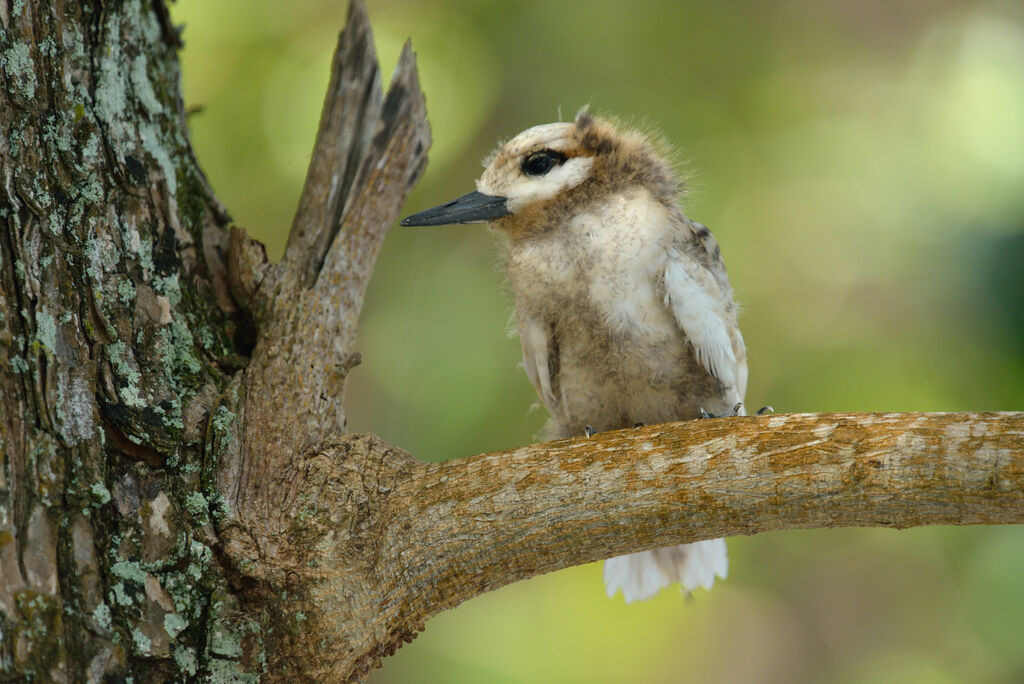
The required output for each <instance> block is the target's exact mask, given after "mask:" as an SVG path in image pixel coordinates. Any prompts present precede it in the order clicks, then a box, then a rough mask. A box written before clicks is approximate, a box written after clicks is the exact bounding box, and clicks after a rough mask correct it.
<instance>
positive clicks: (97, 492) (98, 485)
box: [89, 482, 110, 507]
mask: <svg viewBox="0 0 1024 684" xmlns="http://www.w3.org/2000/svg"><path fill="white" fill-rule="evenodd" d="M89 495H90V498H91V499H92V504H93V505H94V506H97V507H99V506H105V505H106V504H108V503H110V490H109V489H107V486H106V485H105V484H103V483H102V482H95V483H93V485H92V486H91V487H89Z"/></svg>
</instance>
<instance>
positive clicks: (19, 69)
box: [0, 43, 36, 100]
mask: <svg viewBox="0 0 1024 684" xmlns="http://www.w3.org/2000/svg"><path fill="white" fill-rule="evenodd" d="M0 61H2V62H3V69H4V72H6V73H7V78H9V79H10V80H11V81H13V82H14V84H15V85H16V86H17V88H18V92H19V94H20V95H21V96H22V97H23V98H25V99H26V100H31V99H32V98H33V97H35V95H36V70H35V63H34V62H33V61H32V55H31V52H30V50H29V46H28V45H26V44H25V43H13V44H12V45H11V46H10V47H9V48H7V49H6V50H5V51H4V52H3V54H2V55H0Z"/></svg>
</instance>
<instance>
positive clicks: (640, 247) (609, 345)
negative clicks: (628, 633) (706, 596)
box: [402, 111, 747, 602]
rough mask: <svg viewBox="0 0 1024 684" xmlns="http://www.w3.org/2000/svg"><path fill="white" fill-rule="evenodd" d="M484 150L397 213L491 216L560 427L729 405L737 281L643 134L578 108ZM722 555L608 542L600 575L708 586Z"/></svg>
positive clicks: (737, 385)
mask: <svg viewBox="0 0 1024 684" xmlns="http://www.w3.org/2000/svg"><path fill="white" fill-rule="evenodd" d="M486 164H487V167H486V170H485V171H484V173H483V175H482V176H481V177H480V179H479V180H478V181H477V184H476V187H477V190H476V192H471V193H469V194H467V195H464V196H462V197H460V198H458V199H456V200H453V201H451V202H448V203H446V204H443V205H440V206H438V207H434V208H432V209H428V210H426V211H422V212H420V213H418V214H414V215H412V216H409V217H407V218H405V219H404V220H403V221H402V225H406V226H416V225H442V224H449V223H471V222H481V221H488V222H490V223H491V225H492V227H494V228H496V229H497V230H498V231H499V232H501V233H503V234H504V235H506V236H507V237H508V259H507V261H506V272H507V275H508V280H509V282H510V284H511V287H512V292H513V294H514V298H515V307H516V321H517V325H518V329H519V338H520V340H521V342H522V347H523V367H524V368H525V369H526V374H527V375H528V376H529V378H530V382H532V383H533V386H534V387H535V388H536V389H537V394H538V395H539V396H540V399H541V401H542V402H543V403H544V405H545V406H546V407H547V409H548V411H550V413H551V418H552V428H553V433H554V434H553V436H560V437H568V436H573V435H580V434H583V433H587V434H589V433H591V431H603V430H613V429H617V428H627V427H633V426H635V425H637V424H638V423H644V424H652V423H664V422H669V421H677V420H687V419H692V418H699V417H701V416H702V415H707V414H705V413H704V411H707V412H709V413H710V414H712V415H714V414H721V415H725V414H732V413H733V412H734V407H736V405H737V404H741V403H742V401H743V395H744V393H745V391H746V386H747V361H746V350H745V348H744V346H743V338H742V337H741V336H740V330H739V327H738V325H737V323H736V305H735V304H734V302H733V297H732V288H731V287H730V285H729V278H728V276H727V274H726V272H725V265H724V263H723V262H722V256H721V253H720V252H719V249H718V244H717V243H716V242H715V239H714V238H713V237H712V235H711V233H710V232H709V231H708V229H707V228H705V227H704V226H702V225H701V224H699V223H696V222H694V221H691V220H689V219H688V218H686V216H684V215H683V212H682V211H681V210H680V208H679V206H678V204H677V200H678V198H679V195H680V193H681V190H682V184H681V182H680V180H679V178H678V176H677V175H676V173H675V172H674V170H673V168H672V166H671V164H669V162H667V161H666V160H665V159H664V157H663V156H662V155H661V154H659V153H658V151H657V150H656V149H655V147H654V145H653V144H652V143H651V141H650V140H649V139H648V138H647V137H646V136H644V135H642V134H640V133H638V132H635V131H630V130H620V129H619V128H618V127H617V126H616V125H615V124H613V123H611V122H609V121H606V120H603V119H599V118H597V117H594V116H592V115H590V114H589V113H587V112H585V111H584V112H582V113H581V114H579V115H578V116H577V117H576V120H575V121H574V122H572V123H552V124H546V125H542V126H535V127H533V128H530V129H528V130H526V131H523V132H522V133H520V134H519V135H517V136H515V137H514V138H512V139H511V140H510V141H508V142H507V143H505V144H504V145H502V146H501V147H500V148H499V149H498V150H497V151H496V152H495V153H494V154H493V155H492V156H491V157H490V159H489V160H488V162H487V163H486ZM740 408H741V407H740ZM727 571H728V557H727V555H726V548H725V541H724V540H722V539H714V540H710V541H703V542H698V543H695V544H685V545H680V546H674V547H670V548H665V549H657V550H654V551H646V552H642V553H633V554H629V555H627V556H621V557H618V558H612V559H610V560H608V561H606V562H605V567H604V580H605V586H606V588H607V591H608V595H609V596H614V595H615V593H616V592H617V591H619V590H621V591H622V593H623V596H624V597H625V599H626V601H627V602H631V601H637V600H643V599H647V598H650V597H652V596H654V595H655V594H657V593H658V591H660V590H661V589H662V588H663V587H665V586H668V585H669V584H672V583H673V582H678V583H680V584H681V585H682V586H683V587H684V588H685V589H686V590H692V589H694V588H696V587H698V586H699V587H705V588H708V589H710V588H711V586H712V585H713V584H714V581H715V577H716V576H717V577H722V578H724V577H725V576H726V573H727Z"/></svg>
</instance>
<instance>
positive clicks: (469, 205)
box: [400, 191, 512, 226]
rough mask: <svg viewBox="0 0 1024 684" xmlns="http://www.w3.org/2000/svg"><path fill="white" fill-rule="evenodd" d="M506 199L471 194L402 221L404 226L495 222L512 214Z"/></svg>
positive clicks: (475, 193)
mask: <svg viewBox="0 0 1024 684" xmlns="http://www.w3.org/2000/svg"><path fill="white" fill-rule="evenodd" d="M507 201H508V198H506V197H494V196H492V195H485V194H483V193H480V192H475V191H474V192H470V193H467V194H465V195H463V196H462V197H458V198H456V199H453V200H452V201H451V202H446V203H444V204H439V205H438V206H436V207H431V208H430V209H426V210H424V211H421V212H419V213H416V214H413V215H412V216H406V217H405V218H404V219H402V220H401V222H400V223H401V225H403V226H445V225H448V224H450V223H479V222H481V221H493V220H494V219H499V218H501V217H502V216H508V215H509V214H511V213H512V212H510V211H509V210H508V208H507V207H506V206H505V202H507Z"/></svg>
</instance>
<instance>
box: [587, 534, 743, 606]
mask: <svg viewBox="0 0 1024 684" xmlns="http://www.w3.org/2000/svg"><path fill="white" fill-rule="evenodd" d="M728 574H729V556H728V553H727V550H726V547H725V540H724V539H709V540H708V541H702V542H697V543H695V544H682V545H680V546H670V547H668V548H665V549H655V550H654V551H643V552H641V553H631V554H629V555H626V556H619V557H617V558H609V559H608V560H606V561H605V562H604V586H605V589H606V590H607V592H608V597H609V598H611V597H613V596H615V593H616V592H618V591H621V592H622V596H623V598H624V599H626V603H632V602H633V601H645V600H647V599H649V598H651V597H653V596H654V595H655V594H657V593H658V592H659V591H661V590H662V589H664V588H665V587H667V586H668V585H670V584H672V583H674V582H678V583H679V584H681V585H682V587H683V589H685V590H686V591H693V590H694V589H696V588H697V587H703V588H705V589H710V588H711V587H712V586H713V585H714V583H715V577H721V578H722V579H725V577H726V576H727V575H728Z"/></svg>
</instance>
